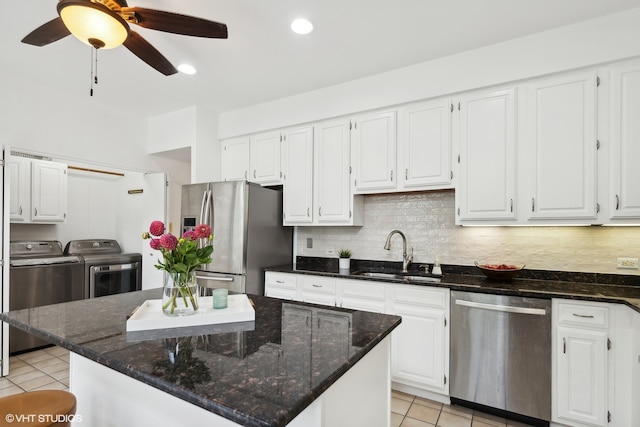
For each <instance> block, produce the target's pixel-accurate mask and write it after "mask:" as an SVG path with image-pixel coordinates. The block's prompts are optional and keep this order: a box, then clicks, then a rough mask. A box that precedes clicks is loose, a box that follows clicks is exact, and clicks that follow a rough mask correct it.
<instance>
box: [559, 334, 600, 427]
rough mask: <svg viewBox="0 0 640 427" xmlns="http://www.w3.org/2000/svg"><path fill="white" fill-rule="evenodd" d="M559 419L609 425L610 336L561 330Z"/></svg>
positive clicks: (564, 421) (569, 422)
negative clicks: (608, 339)
mask: <svg viewBox="0 0 640 427" xmlns="http://www.w3.org/2000/svg"><path fill="white" fill-rule="evenodd" d="M556 349H557V353H558V354H557V355H556V357H557V384H556V386H557V390H558V391H557V393H558V395H557V398H556V404H557V414H558V415H557V417H558V421H559V422H562V423H568V424H570V425H576V423H586V424H588V425H593V426H606V425H607V383H606V375H607V333H606V332H605V331H592V330H586V329H573V328H567V327H558V334H557V342H556Z"/></svg>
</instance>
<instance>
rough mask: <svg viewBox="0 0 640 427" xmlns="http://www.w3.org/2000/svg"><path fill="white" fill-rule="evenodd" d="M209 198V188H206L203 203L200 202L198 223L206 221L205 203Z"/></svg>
mask: <svg viewBox="0 0 640 427" xmlns="http://www.w3.org/2000/svg"><path fill="white" fill-rule="evenodd" d="M206 199H207V190H204V193H203V194H202V203H200V218H198V223H199V224H202V223H203V222H204V219H205V218H204V214H205V211H204V204H205V200H206Z"/></svg>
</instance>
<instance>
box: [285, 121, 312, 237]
mask: <svg viewBox="0 0 640 427" xmlns="http://www.w3.org/2000/svg"><path fill="white" fill-rule="evenodd" d="M282 157H283V169H284V188H283V203H284V207H283V211H284V225H300V224H310V223H312V222H313V128H311V127H305V128H300V129H294V130H289V131H285V132H284V137H283V156H282Z"/></svg>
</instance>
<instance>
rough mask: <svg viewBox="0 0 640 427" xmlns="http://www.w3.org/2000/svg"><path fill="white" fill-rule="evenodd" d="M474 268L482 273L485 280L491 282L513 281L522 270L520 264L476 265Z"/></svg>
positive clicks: (522, 266) (522, 265)
mask: <svg viewBox="0 0 640 427" xmlns="http://www.w3.org/2000/svg"><path fill="white" fill-rule="evenodd" d="M475 264H476V267H478V269H480V271H482V274H484V275H485V276H486V277H487V279H491V280H511V279H515V278H516V277H517V276H518V274H520V271H521V270H522V269H523V268H524V264H522V263H513V262H510V263H493V262H492V263H478V262H477V261H476V262H475Z"/></svg>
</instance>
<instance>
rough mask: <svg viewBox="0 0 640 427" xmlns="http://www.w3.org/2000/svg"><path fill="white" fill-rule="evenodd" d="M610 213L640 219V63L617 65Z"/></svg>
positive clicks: (613, 75) (612, 111)
mask: <svg viewBox="0 0 640 427" xmlns="http://www.w3.org/2000/svg"><path fill="white" fill-rule="evenodd" d="M609 117H610V122H609V128H610V144H611V152H610V162H609V165H610V166H609V167H610V173H609V179H610V181H609V184H610V185H609V192H610V193H609V202H608V203H609V212H610V217H611V218H615V219H618V218H640V185H639V184H640V167H638V165H639V164H640V63H639V62H638V61H635V62H633V63H627V64H622V65H616V66H613V68H612V71H611V98H610V116H609Z"/></svg>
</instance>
